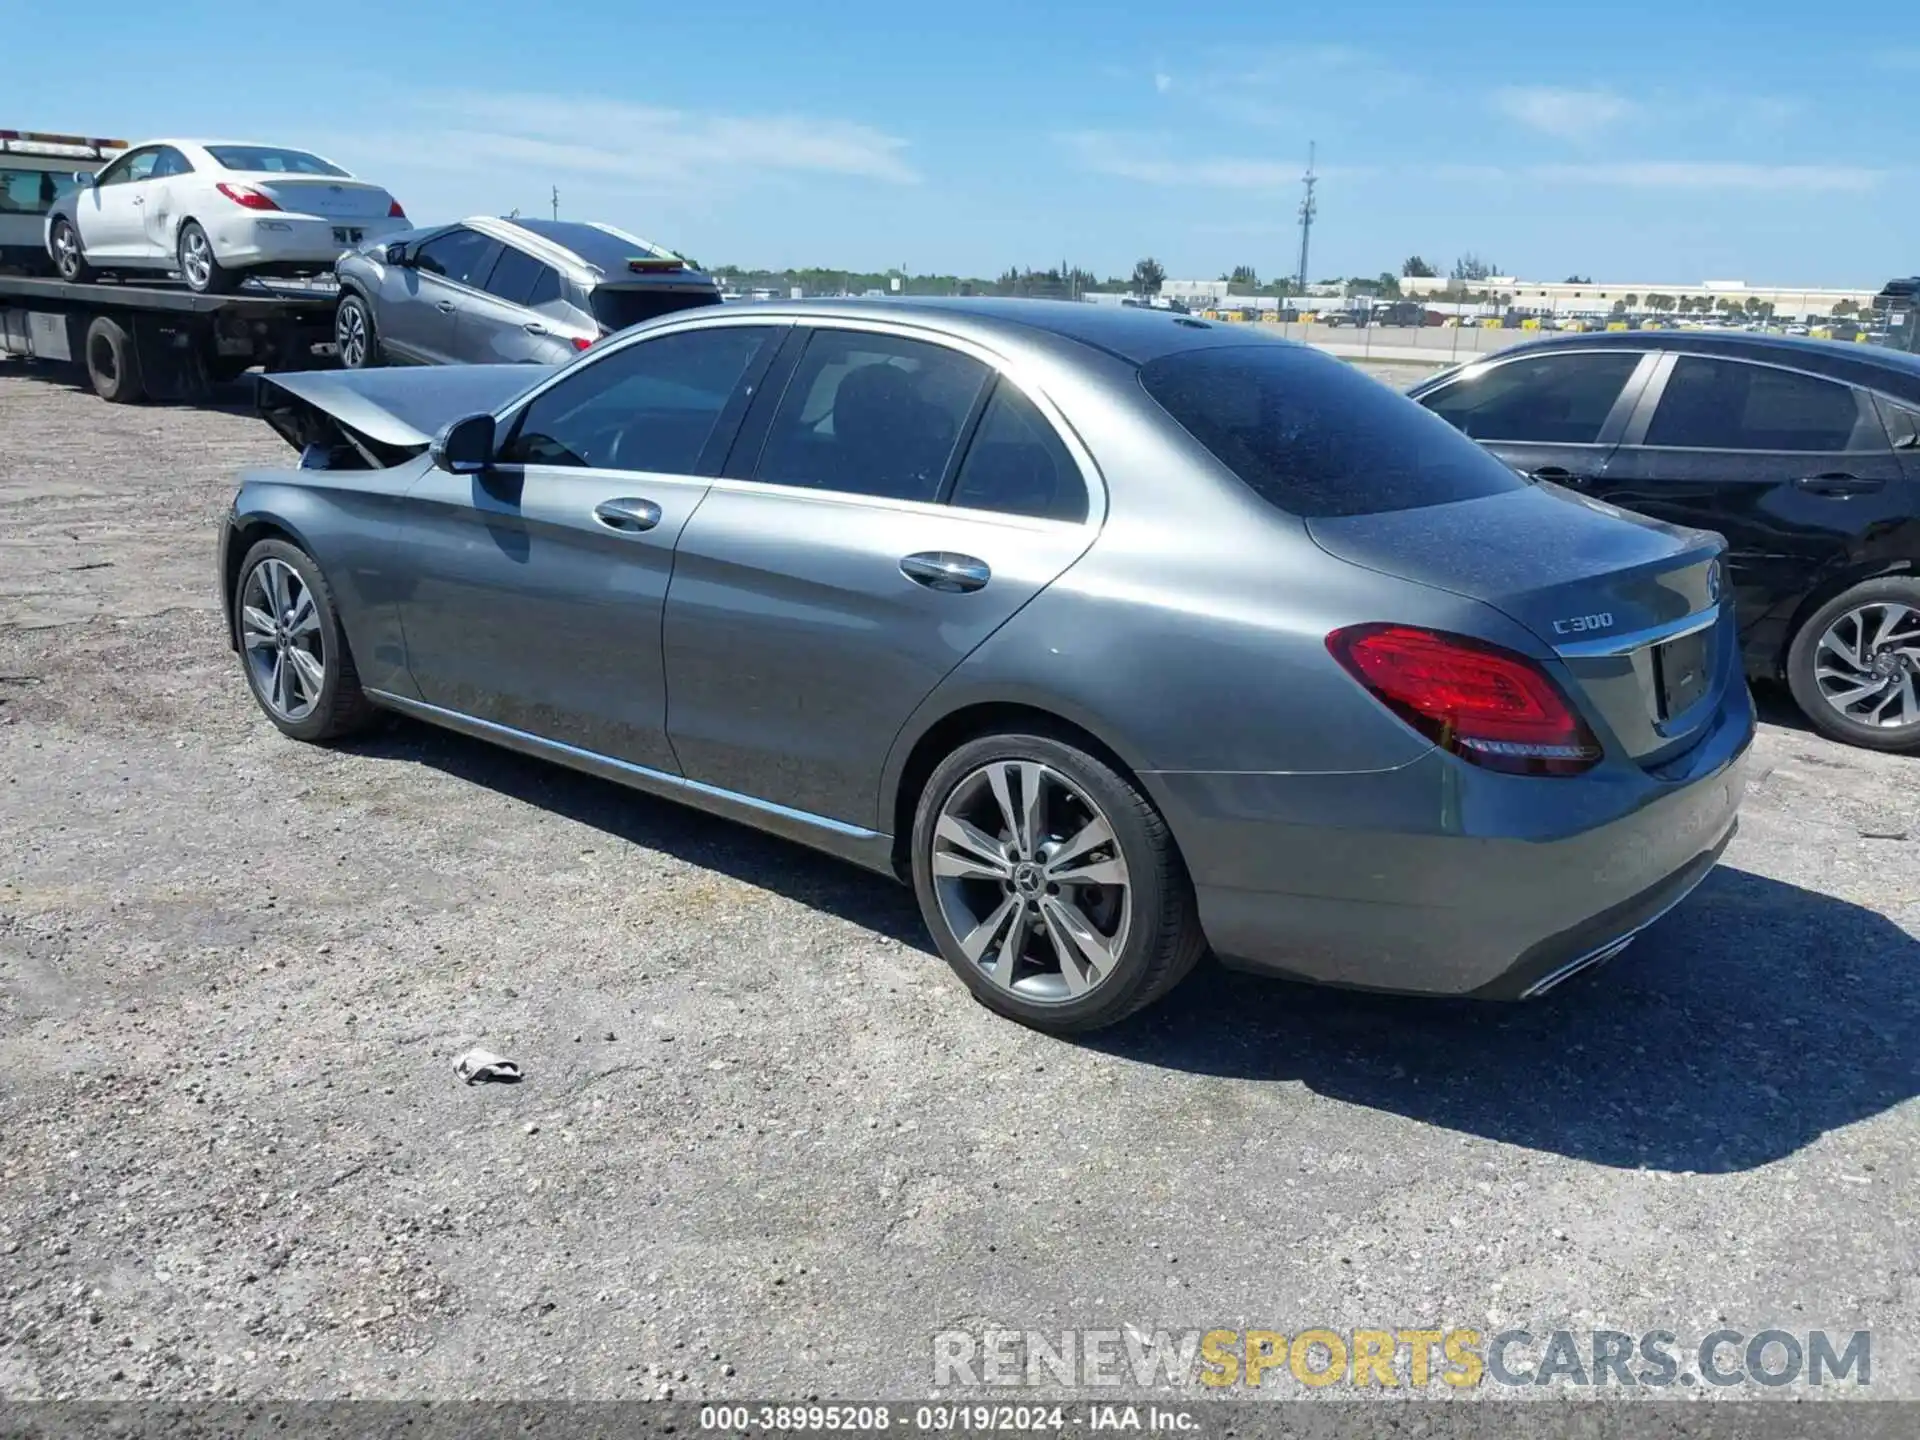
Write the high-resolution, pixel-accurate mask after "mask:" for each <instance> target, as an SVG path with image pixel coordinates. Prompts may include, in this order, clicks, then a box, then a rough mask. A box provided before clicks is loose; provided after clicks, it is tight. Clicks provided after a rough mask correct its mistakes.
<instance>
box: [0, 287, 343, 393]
mask: <svg viewBox="0 0 1920 1440" xmlns="http://www.w3.org/2000/svg"><path fill="white" fill-rule="evenodd" d="M337 298H338V297H337V296H336V295H335V293H334V292H333V291H332V290H328V289H320V288H313V289H309V290H260V291H257V292H250V291H247V290H241V291H238V292H236V293H234V294H232V295H196V294H195V293H194V292H193V291H191V290H189V289H187V288H186V287H185V286H184V285H179V286H172V287H169V286H163V285H125V284H117V283H106V282H102V283H99V284H92V285H72V284H69V283H67V282H66V281H64V280H56V279H42V278H40V277H38V276H31V275H0V354H11V355H17V356H25V357H27V358H29V359H33V360H40V361H49V362H52V363H55V364H64V365H76V366H80V367H83V368H84V369H85V370H86V373H87V379H88V380H89V381H90V382H91V383H92V385H93V391H94V393H95V394H96V395H98V396H99V397H100V398H101V399H102V400H111V401H114V402H117V403H120V404H129V403H132V402H134V401H138V400H145V399H153V400H200V399H204V398H205V397H206V396H207V395H208V394H209V393H210V391H211V390H212V388H213V387H214V386H215V385H219V384H223V383H225V382H226V381H229V380H232V379H233V378H235V377H236V376H238V375H239V374H240V373H241V372H242V371H244V370H246V369H247V368H248V367H250V366H253V365H264V366H266V367H267V368H268V369H270V370H282V371H285V370H311V369H313V368H314V367H315V366H316V365H321V364H328V363H331V362H330V361H329V360H326V359H323V358H321V356H320V355H318V354H317V353H316V347H329V346H331V343H332V341H333V311H334V305H335V303H336V301H337Z"/></svg>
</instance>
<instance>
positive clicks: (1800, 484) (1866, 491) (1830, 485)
mask: <svg viewBox="0 0 1920 1440" xmlns="http://www.w3.org/2000/svg"><path fill="white" fill-rule="evenodd" d="M1793 483H1794V486H1795V487H1796V488H1798V489H1801V490H1804V491H1806V492H1807V493H1808V494H1809V495H1833V496H1840V497H1844V496H1848V495H1871V494H1873V493H1874V492H1875V491H1876V490H1884V489H1886V488H1887V482H1886V481H1884V480H1876V479H1874V478H1873V477H1872V476H1869V475H1848V474H1846V473H1845V472H1843V471H1833V472H1830V473H1828V474H1825V475H1808V476H1806V477H1804V478H1803V479H1799V480H1796V481H1794V482H1793Z"/></svg>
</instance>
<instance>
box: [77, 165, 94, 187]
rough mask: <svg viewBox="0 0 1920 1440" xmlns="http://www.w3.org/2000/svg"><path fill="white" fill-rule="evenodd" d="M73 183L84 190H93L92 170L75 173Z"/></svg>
mask: <svg viewBox="0 0 1920 1440" xmlns="http://www.w3.org/2000/svg"><path fill="white" fill-rule="evenodd" d="M73 183H74V184H75V185H77V186H79V187H80V189H82V190H91V189H92V188H93V172H92V171H91V170H76V171H74V172H73Z"/></svg>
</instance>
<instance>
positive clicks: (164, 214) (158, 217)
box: [139, 145, 193, 259]
mask: <svg viewBox="0 0 1920 1440" xmlns="http://www.w3.org/2000/svg"><path fill="white" fill-rule="evenodd" d="M157 148H158V151H159V154H158V157H157V158H156V159H155V160H154V164H153V171H152V173H151V174H149V175H148V177H147V180H146V192H147V193H146V199H145V202H144V203H143V204H141V205H140V206H139V210H140V223H141V225H142V227H143V229H144V238H145V242H146V243H145V249H146V253H147V255H148V256H149V257H151V258H154V259H171V258H173V253H174V244H175V231H176V230H177V228H178V226H179V223H180V221H181V220H182V219H184V218H185V211H184V210H183V208H182V207H183V206H185V205H187V204H188V203H190V201H189V199H188V194H189V187H191V185H192V184H193V164H192V162H191V161H189V160H188V159H187V157H186V156H185V155H184V154H182V153H181V152H180V151H179V150H176V149H175V148H174V147H173V146H171V145H162V146H159V147H157Z"/></svg>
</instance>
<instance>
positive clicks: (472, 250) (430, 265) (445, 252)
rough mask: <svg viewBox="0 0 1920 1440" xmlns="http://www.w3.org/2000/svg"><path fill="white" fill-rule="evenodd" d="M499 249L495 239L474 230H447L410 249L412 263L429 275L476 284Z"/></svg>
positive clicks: (498, 243) (465, 283) (463, 283)
mask: <svg viewBox="0 0 1920 1440" xmlns="http://www.w3.org/2000/svg"><path fill="white" fill-rule="evenodd" d="M499 248H500V242H499V241H498V240H493V239H489V238H488V237H487V236H485V235H482V234H481V233H480V232H479V231H478V230H467V229H464V228H463V229H459V230H449V231H448V232H447V233H446V234H444V235H436V236H434V237H433V239H431V240H429V241H427V242H426V243H425V244H423V245H422V246H421V247H420V248H419V249H418V250H416V251H414V253H413V265H414V268H415V269H416V270H424V271H426V272H427V273H428V274H429V275H441V276H444V277H445V278H447V279H448V280H457V281H459V282H460V283H461V284H462V285H477V284H478V283H479V277H480V276H483V275H485V274H486V273H487V270H488V267H489V266H490V265H491V264H492V262H493V255H494V252H495V251H496V250H498V249H499Z"/></svg>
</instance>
